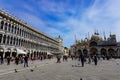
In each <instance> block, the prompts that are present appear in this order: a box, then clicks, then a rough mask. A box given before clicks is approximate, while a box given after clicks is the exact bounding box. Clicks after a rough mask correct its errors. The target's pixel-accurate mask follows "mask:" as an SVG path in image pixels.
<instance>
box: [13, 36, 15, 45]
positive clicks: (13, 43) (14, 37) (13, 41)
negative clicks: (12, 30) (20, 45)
mask: <svg viewBox="0 0 120 80" xmlns="http://www.w3.org/2000/svg"><path fill="white" fill-rule="evenodd" d="M15 40H16V39H15V37H14V40H13V45H15Z"/></svg>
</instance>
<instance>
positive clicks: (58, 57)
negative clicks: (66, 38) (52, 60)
mask: <svg viewBox="0 0 120 80" xmlns="http://www.w3.org/2000/svg"><path fill="white" fill-rule="evenodd" d="M60 59H61V55H57V63H61V61H60Z"/></svg>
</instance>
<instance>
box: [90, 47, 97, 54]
mask: <svg viewBox="0 0 120 80" xmlns="http://www.w3.org/2000/svg"><path fill="white" fill-rule="evenodd" d="M97 53H98V50H97V49H96V48H91V49H90V54H91V55H95V54H97Z"/></svg>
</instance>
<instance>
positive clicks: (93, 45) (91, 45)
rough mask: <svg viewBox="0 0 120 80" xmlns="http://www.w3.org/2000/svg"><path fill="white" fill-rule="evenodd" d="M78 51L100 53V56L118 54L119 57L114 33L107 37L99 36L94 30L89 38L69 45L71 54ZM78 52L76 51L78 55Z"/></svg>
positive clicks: (117, 43) (118, 46)
mask: <svg viewBox="0 0 120 80" xmlns="http://www.w3.org/2000/svg"><path fill="white" fill-rule="evenodd" d="M78 50H79V52H80V53H83V54H84V55H86V56H87V55H88V54H90V55H95V54H97V55H101V56H109V57H114V56H119V57H120V43H119V42H117V40H116V35H114V34H110V35H109V37H108V38H106V37H105V36H104V38H102V37H100V35H99V33H98V32H95V33H94V34H93V35H92V36H91V38H90V39H89V38H85V39H84V40H82V41H77V43H76V44H74V45H72V46H71V54H75V53H77V51H78ZM80 53H77V55H79V54H80Z"/></svg>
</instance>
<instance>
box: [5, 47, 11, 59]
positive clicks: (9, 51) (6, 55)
mask: <svg viewBox="0 0 120 80" xmlns="http://www.w3.org/2000/svg"><path fill="white" fill-rule="evenodd" d="M10 53H11V49H9V48H8V49H7V51H6V52H5V58H7V57H8V56H9V57H10Z"/></svg>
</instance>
